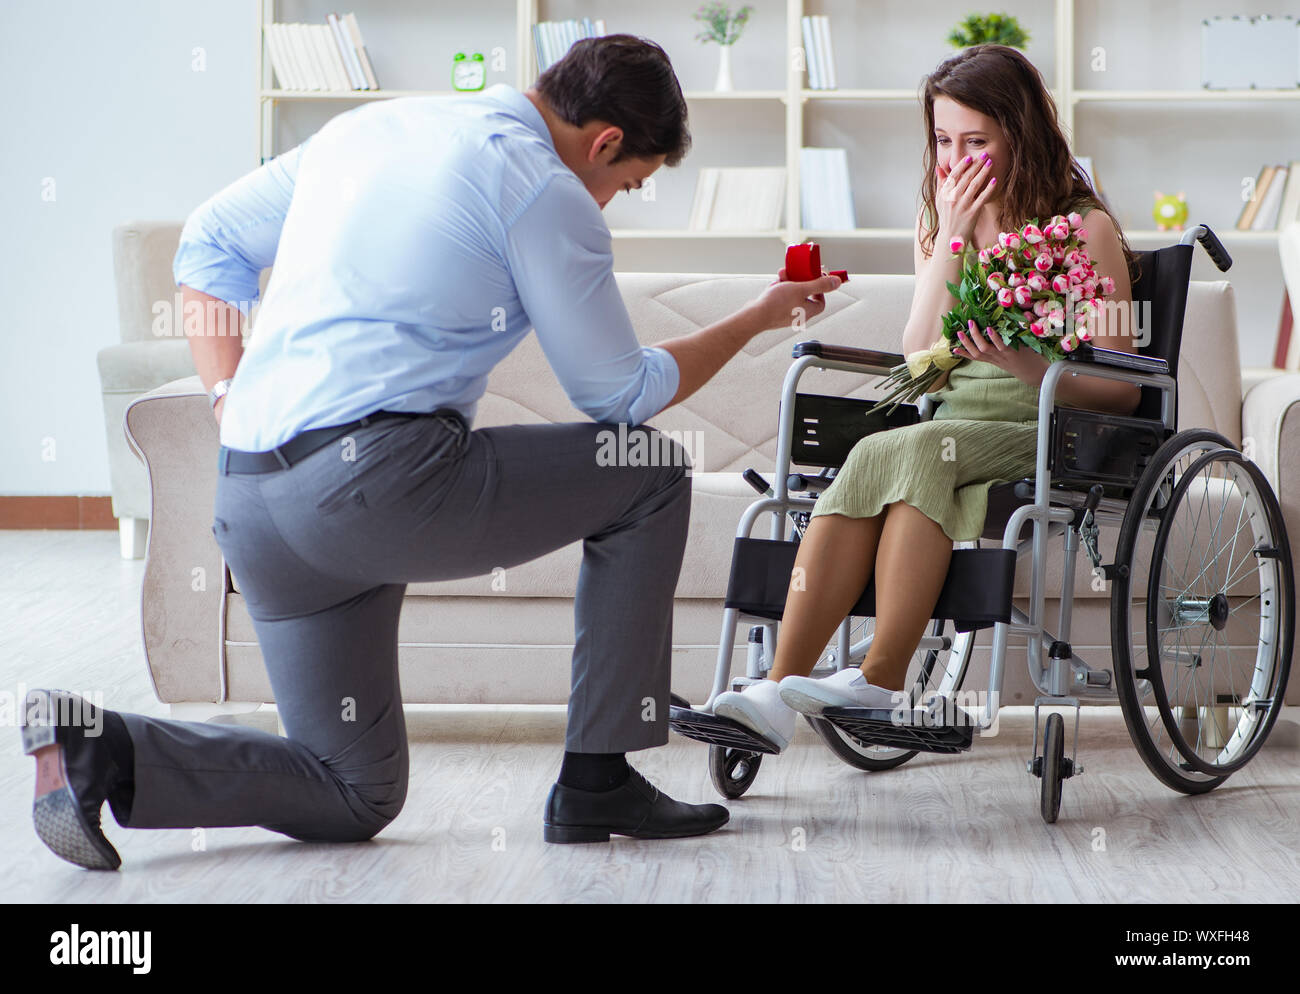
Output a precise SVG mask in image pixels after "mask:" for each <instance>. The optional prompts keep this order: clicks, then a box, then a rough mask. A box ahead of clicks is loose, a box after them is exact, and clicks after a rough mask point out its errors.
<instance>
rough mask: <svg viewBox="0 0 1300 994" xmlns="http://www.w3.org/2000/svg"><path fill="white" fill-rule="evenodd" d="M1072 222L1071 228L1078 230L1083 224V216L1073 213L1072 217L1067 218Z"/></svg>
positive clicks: (1071, 213)
mask: <svg viewBox="0 0 1300 994" xmlns="http://www.w3.org/2000/svg"><path fill="white" fill-rule="evenodd" d="M1066 220H1067V221H1069V222H1070V227H1071V228H1078V227H1080V226H1081V225H1082V224H1083V215H1082V214H1080V213H1079V212H1078V211H1071V212H1070V216H1069V217H1067V218H1066Z"/></svg>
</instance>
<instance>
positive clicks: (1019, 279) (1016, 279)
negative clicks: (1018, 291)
mask: <svg viewBox="0 0 1300 994" xmlns="http://www.w3.org/2000/svg"><path fill="white" fill-rule="evenodd" d="M1024 282H1025V278H1024V277H1023V276H1021V275H1020V274H1019V273H1012V274H1011V279H1009V280H1007V285H1008V286H1013V287H1016V286H1020V284H1022V283H1024Z"/></svg>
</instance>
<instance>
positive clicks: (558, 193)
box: [506, 177, 679, 425]
mask: <svg viewBox="0 0 1300 994" xmlns="http://www.w3.org/2000/svg"><path fill="white" fill-rule="evenodd" d="M584 200H585V202H584ZM506 262H507V264H508V265H509V267H510V273H511V276H512V277H513V279H514V282H515V288H516V290H517V291H518V293H519V300H520V302H521V303H522V305H523V308H524V312H525V313H526V314H527V315H528V319H529V321H530V322H531V323H532V325H533V329H534V331H536V333H537V339H538V342H539V343H540V344H541V347H542V351H543V353H545V355H546V360H547V362H549V363H550V365H551V368H552V369H553V370H554V371H555V375H556V377H557V378H558V379H559V381H560V384H561V386H563V387H564V390H565V393H567V394H568V396H569V399H570V400H571V401H572V402H573V405H574V407H576V408H577V409H578V410H580V411H582V412H583V413H584V414H586V415H587V416H588V417H590V418H591V419H592V420H593V421H600V422H606V423H619V422H623V423H626V424H628V425H639V424H641V423H642V422H644V421H646V420H648V419H649V418H651V417H653V416H654V415H655V414H658V413H659V411H661V410H663V408H665V407H666V406H668V402H669V401H670V400H672V398H673V396H674V395H675V394H676V393H677V387H678V379H679V374H678V370H677V362H676V360H674V359H673V357H672V356H671V355H670V354H669V353H668V352H666V351H665V350H663V349H661V348H656V347H648V346H643V345H641V344H640V342H638V341H637V337H636V332H635V331H634V330H633V328H632V319H631V318H630V317H629V316H628V313H627V307H626V306H625V305H624V303H623V297H622V295H621V294H620V293H619V290H618V283H617V281H616V280H615V279H614V255H613V252H612V251H611V245H610V234H609V228H608V227H606V225H605V222H604V218H603V217H602V216H601V214H600V209H599V207H597V205H596V202H595V201H594V200H593V199H592V198H591V194H589V193H587V191H586V189H585V188H582V187H581V186H580V185H579V186H574V185H573V184H570V183H568V182H565V181H564V179H563V178H561V177H554V178H552V179H551V180H550V181H549V182H548V184H547V186H546V187H545V188H544V189H543V191H542V192H541V194H539V195H538V196H537V198H536V199H534V201H533V202H532V204H530V205H529V207H528V208H527V209H526V210H525V211H524V212H523V213H522V214H521V215H520V216H519V217H518V218H517V219H516V220H515V221H514V223H513V224H511V225H510V226H509V227H508V229H507V230H506Z"/></svg>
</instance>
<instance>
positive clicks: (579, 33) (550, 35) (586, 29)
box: [533, 17, 605, 73]
mask: <svg viewBox="0 0 1300 994" xmlns="http://www.w3.org/2000/svg"><path fill="white" fill-rule="evenodd" d="M604 33H605V21H604V19H602V18H596V19H595V20H593V19H592V18H590V17H583V18H578V19H575V18H569V19H568V20H567V21H538V22H537V23H536V24H534V25H533V51H534V53H535V54H536V56H537V71H538V72H539V73H542V72H545V71H546V70H547V69H549V68H550V67H551V66H553V65H554V64H555V63H557V62H559V61H560V59H562V58H564V56H565V54H566V53H567V52H568V51H569V49H570V48H572V47H573V44H574V42H577V41H581V40H582V39H583V38H599V37H600V36H601V35H603V34H604Z"/></svg>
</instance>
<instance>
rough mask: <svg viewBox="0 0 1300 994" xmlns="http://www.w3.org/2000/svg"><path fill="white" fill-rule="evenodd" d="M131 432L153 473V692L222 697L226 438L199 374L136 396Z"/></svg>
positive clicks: (145, 610) (149, 646)
mask: <svg viewBox="0 0 1300 994" xmlns="http://www.w3.org/2000/svg"><path fill="white" fill-rule="evenodd" d="M126 435H127V440H128V442H129V443H130V444H131V446H132V448H133V449H134V450H135V451H136V452H137V454H139V456H140V458H141V459H142V460H143V461H144V464H145V468H146V470H147V471H148V474H149V492H150V501H151V505H152V510H151V523H150V528H149V546H148V550H147V552H146V561H145V574H144V583H143V586H142V590H141V611H140V615H141V625H142V631H143V637H144V651H145V660H146V662H147V664H148V666H149V673H150V677H151V679H152V681H153V686H154V692H155V693H156V694H157V695H158V700H159V701H161V702H163V703H174V702H180V701H221V700H223V699H224V694H223V692H222V684H223V682H224V681H223V680H222V678H221V675H222V666H223V665H224V664H223V662H222V659H223V654H222V649H223V646H222V644H221V642H222V638H221V631H222V625H221V612H222V611H224V610H225V596H224V595H225V589H226V582H227V580H226V568H225V563H224V561H223V560H222V556H221V550H220V549H219V548H218V546H217V543H216V539H215V538H214V537H213V535H212V506H213V498H214V497H215V495H216V489H217V448H218V446H219V444H220V439H219V434H218V430H217V422H216V419H215V418H214V417H213V416H212V408H211V406H210V405H209V403H208V398H207V392H206V391H205V390H204V389H203V384H202V382H200V380H199V378H198V377H197V376H188V377H185V378H184V379H180V380H173V381H171V382H170V383H165V384H163V385H162V386H160V387H157V388H155V389H153V390H150V391H149V392H148V393H146V394H144V395H143V396H141V397H139V398H137V399H136V400H135V401H133V402H132V404H131V405H130V407H128V408H127V411H126Z"/></svg>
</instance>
